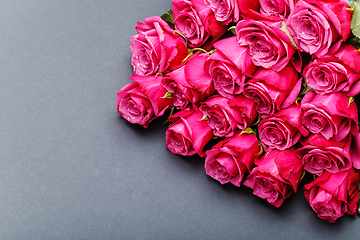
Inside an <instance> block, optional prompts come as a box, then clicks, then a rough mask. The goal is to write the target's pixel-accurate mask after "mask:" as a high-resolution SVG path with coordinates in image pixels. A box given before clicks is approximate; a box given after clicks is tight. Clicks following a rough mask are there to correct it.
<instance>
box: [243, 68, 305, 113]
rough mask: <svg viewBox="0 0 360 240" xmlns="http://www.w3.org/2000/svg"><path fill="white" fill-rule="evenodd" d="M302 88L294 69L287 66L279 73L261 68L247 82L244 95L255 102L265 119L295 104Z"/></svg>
mask: <svg viewBox="0 0 360 240" xmlns="http://www.w3.org/2000/svg"><path fill="white" fill-rule="evenodd" d="M300 88H301V79H299V77H298V74H297V72H296V70H295V69H294V68H293V67H291V66H287V67H285V68H284V69H283V70H281V71H279V72H276V71H271V70H267V69H263V68H260V69H259V70H258V71H257V72H256V73H255V74H254V77H253V79H251V80H250V81H248V82H246V84H245V88H244V93H243V94H244V96H245V97H247V98H250V99H253V100H254V101H255V103H256V110H257V112H258V113H259V115H260V116H261V117H262V118H265V117H268V116H271V115H272V114H274V113H275V112H276V111H278V110H280V109H282V108H286V107H289V106H290V105H291V104H293V103H294V102H295V100H296V98H297V96H298V94H299V92H300Z"/></svg>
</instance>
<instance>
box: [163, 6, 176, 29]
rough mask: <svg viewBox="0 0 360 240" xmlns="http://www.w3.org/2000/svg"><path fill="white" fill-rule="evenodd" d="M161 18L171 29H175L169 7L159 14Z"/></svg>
mask: <svg viewBox="0 0 360 240" xmlns="http://www.w3.org/2000/svg"><path fill="white" fill-rule="evenodd" d="M161 19H162V20H164V21H165V22H167V23H168V24H169V26H170V27H171V28H172V29H175V23H174V16H173V11H172V10H171V9H170V10H169V11H167V12H166V13H164V14H163V15H161Z"/></svg>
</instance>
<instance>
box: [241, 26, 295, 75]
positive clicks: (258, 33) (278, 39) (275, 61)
mask: <svg viewBox="0 0 360 240" xmlns="http://www.w3.org/2000/svg"><path fill="white" fill-rule="evenodd" d="M280 27H281V21H278V22H270V21H267V19H257V20H253V19H246V20H242V21H240V22H239V23H238V24H237V25H236V37H237V40H238V43H239V44H240V46H242V47H246V48H247V53H248V54H249V55H250V56H251V58H252V60H253V62H254V64H255V65H256V66H260V67H263V68H266V69H272V70H274V71H280V70H282V69H283V68H284V67H285V66H286V65H288V63H289V62H290V61H291V60H292V59H293V55H294V53H295V52H296V48H295V47H294V46H293V45H292V43H291V40H290V38H289V36H288V35H286V33H285V32H284V31H283V30H281V29H280Z"/></svg>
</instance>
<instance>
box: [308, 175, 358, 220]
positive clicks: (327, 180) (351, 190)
mask: <svg viewBox="0 0 360 240" xmlns="http://www.w3.org/2000/svg"><path fill="white" fill-rule="evenodd" d="M359 181H360V175H359V173H358V172H356V171H355V170H354V169H353V168H350V169H349V170H347V171H344V172H338V173H330V172H324V173H323V174H322V175H320V176H319V177H317V178H316V179H315V180H314V181H313V182H311V183H309V184H306V185H305V186H304V194H305V198H306V200H307V201H308V202H309V203H310V206H311V208H312V209H313V210H314V211H315V213H316V214H317V216H318V217H319V218H321V219H323V220H326V221H328V222H329V223H334V222H335V221H336V219H338V218H339V217H341V216H343V215H344V214H347V215H356V214H357V213H356V209H357V203H358V199H359Z"/></svg>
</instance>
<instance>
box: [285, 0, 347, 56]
mask: <svg viewBox="0 0 360 240" xmlns="http://www.w3.org/2000/svg"><path fill="white" fill-rule="evenodd" d="M347 7H348V5H347V4H346V2H345V1H340V0H339V1H330V3H326V2H324V1H315V0H301V1H298V2H297V3H296V4H295V6H294V9H293V10H292V11H291V13H290V15H289V18H288V20H287V21H286V29H287V30H288V31H289V33H290V35H291V36H292V37H293V38H294V41H295V43H296V45H297V46H298V48H299V50H300V51H302V52H307V53H310V54H314V55H316V56H318V57H319V56H322V55H324V54H326V53H327V52H328V50H329V48H330V46H331V45H332V44H333V43H334V42H336V41H338V40H339V39H340V38H342V39H345V40H346V39H347V38H348V36H349V34H350V27H349V26H350V22H351V17H352V14H351V12H350V11H347V10H346V8H347Z"/></svg>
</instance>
